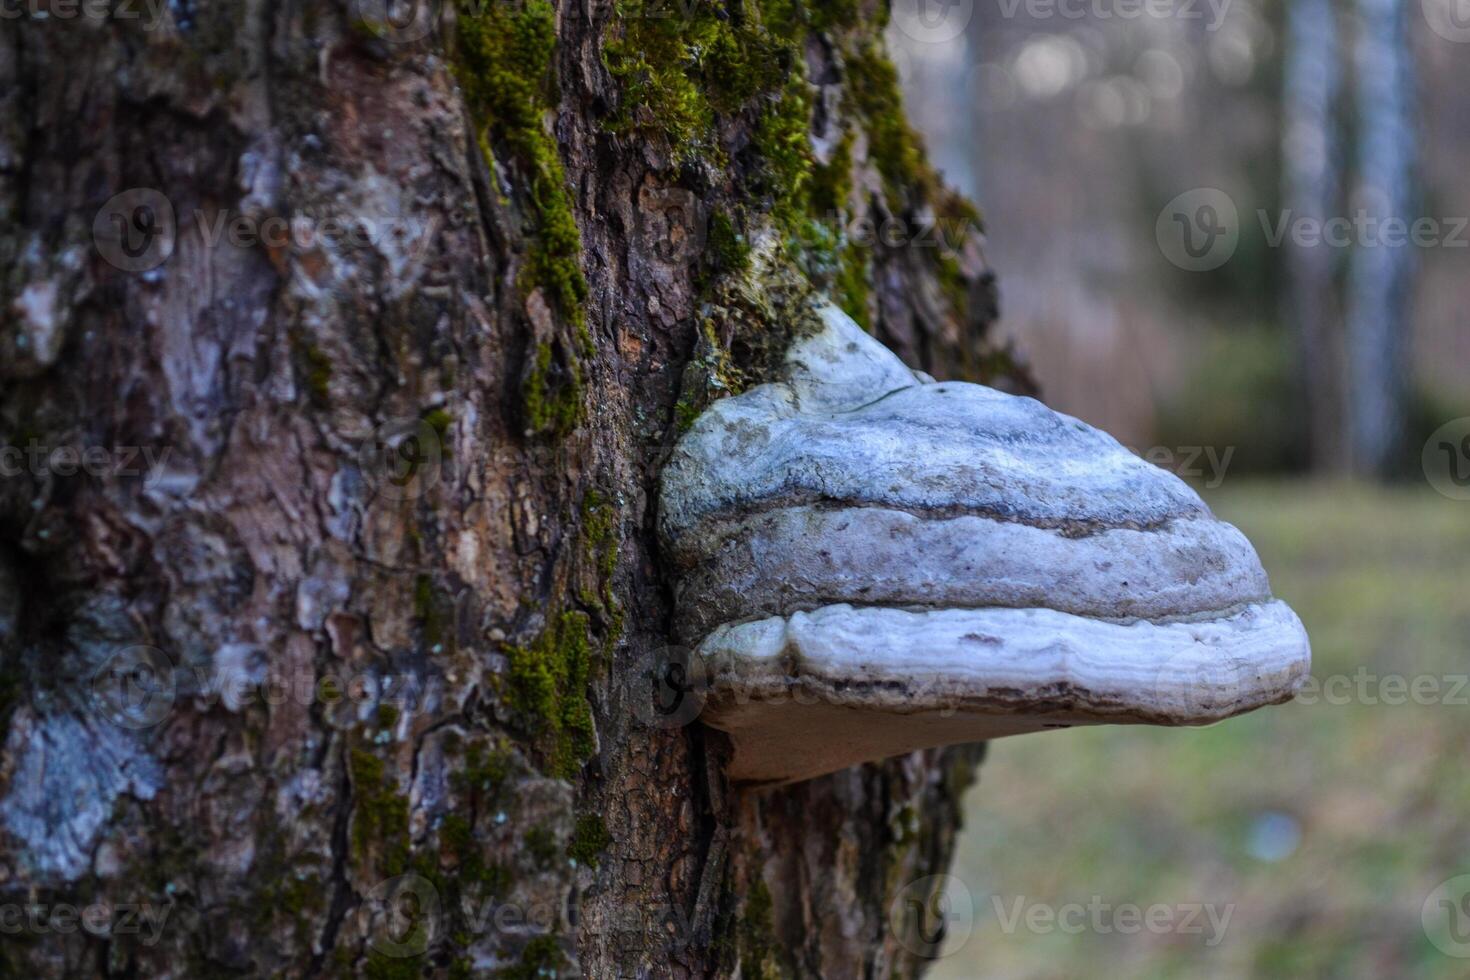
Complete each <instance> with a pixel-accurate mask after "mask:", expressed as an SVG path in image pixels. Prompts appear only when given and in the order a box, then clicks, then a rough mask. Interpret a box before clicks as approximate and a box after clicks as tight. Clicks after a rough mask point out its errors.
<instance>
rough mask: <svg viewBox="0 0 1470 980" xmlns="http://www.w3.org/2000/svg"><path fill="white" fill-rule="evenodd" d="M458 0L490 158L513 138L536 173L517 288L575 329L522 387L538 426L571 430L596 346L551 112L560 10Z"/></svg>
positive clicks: (540, 2)
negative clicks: (536, 295) (557, 359)
mask: <svg viewBox="0 0 1470 980" xmlns="http://www.w3.org/2000/svg"><path fill="white" fill-rule="evenodd" d="M457 3H458V5H459V6H458V11H459V26H458V31H457V36H458V50H457V56H456V62H455V75H456V77H457V78H458V79H459V83H460V86H461V88H462V89H463V90H464V93H465V101H466V103H467V105H468V106H469V109H470V112H471V114H472V116H473V118H474V119H475V122H476V125H478V126H479V127H480V132H479V140H480V144H481V146H482V148H483V149H484V151H485V155H486V159H487V160H493V159H494V158H495V156H494V147H495V146H497V145H501V146H505V147H507V148H508V150H509V151H510V154H511V156H512V157H513V158H514V160H515V161H516V162H518V163H519V165H520V166H521V167H522V168H524V170H525V171H526V173H527V176H528V178H529V193H528V195H527V198H528V204H529V205H530V208H531V211H532V218H533V222H532V223H533V228H532V229H531V242H530V247H529V249H528V250H527V255H526V262H525V266H524V268H523V270H522V272H521V278H520V282H519V287H520V289H521V290H522V292H524V293H525V294H526V295H528V296H529V295H530V294H531V293H533V292H535V291H536V290H541V291H542V293H543V295H545V296H546V297H547V299H548V301H549V302H550V303H551V305H552V306H553V308H554V309H555V310H556V311H557V312H558V313H559V314H560V315H561V316H562V318H563V319H564V320H565V321H566V322H567V323H569V324H570V325H571V326H572V328H573V337H572V338H571V339H569V340H567V341H565V342H564V344H563V345H562V346H563V357H562V358H561V363H560V364H559V365H558V366H557V367H556V368H554V367H553V357H552V355H553V351H552V346H551V343H550V342H549V341H545V342H542V343H540V344H538V345H537V347H536V348H535V350H534V352H533V355H532V356H533V363H532V367H531V370H530V371H528V372H527V376H526V379H525V387H524V391H523V399H524V403H525V408H526V418H527V422H528V424H529V425H530V427H531V429H532V430H533V431H535V432H538V433H542V434H550V435H558V436H560V435H565V434H566V433H567V432H569V431H570V430H571V429H573V428H575V427H576V425H577V423H578V422H580V421H581V417H582V416H581V404H582V395H581V384H582V371H581V368H580V366H579V364H578V361H579V360H580V359H581V358H586V357H590V356H591V355H592V352H593V347H592V336H591V333H590V332H589V331H588V329H587V318H586V312H585V303H586V299H587V280H586V278H585V277H584V276H583V274H582V265H581V255H582V239H581V233H580V232H579V230H578V228H577V222H576V217H575V214H574V212H573V209H572V198H571V194H570V193H569V191H568V189H567V180H566V172H565V170H564V169H563V167H562V163H561V157H560V155H559V154H558V151H557V143H556V140H555V139H554V138H553V137H552V136H551V134H550V133H548V132H547V130H546V125H545V123H544V120H543V117H544V115H545V114H546V113H547V112H548V111H549V110H551V109H552V108H553V107H554V106H555V102H556V99H555V96H554V91H553V87H552V74H553V73H552V70H551V69H552V60H553V55H554V53H555V48H556V12H555V10H554V8H553V7H552V5H551V4H550V3H549V2H548V0H524V2H523V3H517V4H500V3H482V2H478V0H457Z"/></svg>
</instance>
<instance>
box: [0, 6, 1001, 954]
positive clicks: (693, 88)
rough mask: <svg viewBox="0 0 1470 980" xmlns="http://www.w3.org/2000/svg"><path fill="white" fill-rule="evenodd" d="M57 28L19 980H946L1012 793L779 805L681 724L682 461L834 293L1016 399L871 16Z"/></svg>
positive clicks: (918, 773)
mask: <svg viewBox="0 0 1470 980" xmlns="http://www.w3.org/2000/svg"><path fill="white" fill-rule="evenodd" d="M43 5H44V4H43ZM65 9H66V10H69V11H71V12H70V13H69V14H68V13H63V8H62V7H60V6H56V9H55V10H54V11H53V15H52V16H49V17H47V18H44V19H42V18H29V17H28V18H24V19H20V20H9V21H7V22H6V23H5V26H4V30H3V33H0V102H3V105H0V215H3V221H0V259H3V270H4V276H3V280H0V310H3V311H4V316H5V319H4V328H3V331H0V348H3V355H0V379H3V380H0V436H3V439H0V444H3V445H4V446H5V447H6V456H5V458H4V460H3V461H0V462H3V463H4V465H5V466H6V467H7V469H6V470H5V476H4V481H3V490H0V548H3V554H0V655H3V658H4V659H3V676H4V678H5V681H6V685H5V699H4V719H5V727H4V729H3V731H4V748H3V755H0V832H3V835H4V846H3V851H0V854H3V860H0V877H3V879H4V880H3V884H0V888H3V889H4V895H3V899H4V902H7V903H11V904H12V905H15V904H19V905H23V906H28V907H29V906H34V907H36V908H40V909H41V910H42V911H41V912H40V913H36V914H30V913H29V912H28V918H27V920H26V925H25V927H24V928H22V929H21V930H20V931H19V932H18V933H16V934H13V935H7V936H6V938H5V941H4V944H3V947H0V957H3V958H4V960H5V961H6V963H7V965H8V966H9V967H11V968H12V969H15V970H19V971H24V972H25V973H26V974H27V975H36V976H62V975H77V976H93V975H98V974H106V975H129V976H132V975H137V976H181V977H182V976H214V975H283V976H312V975H369V976H418V975H455V976H466V975H491V974H494V973H497V972H499V973H501V974H503V975H506V976H525V977H530V976H534V975H538V973H537V971H538V970H549V971H552V972H561V973H565V974H568V975H575V974H578V973H580V974H583V975H587V976H595V977H635V976H650V977H665V976H703V975H721V976H729V975H736V974H737V973H738V975H740V976H744V977H752V976H777V975H793V974H794V975H807V976H824V977H856V976H864V977H887V976H897V975H909V974H911V973H913V972H914V971H915V970H916V968H917V963H918V961H919V958H920V957H921V955H922V953H923V951H924V950H923V947H922V944H921V943H915V942H913V941H912V937H909V941H907V942H905V941H904V938H905V937H904V936H903V935H902V930H898V931H897V932H896V931H895V930H894V929H893V928H891V927H890V924H889V922H888V911H889V904H890V902H891V901H892V900H893V899H894V897H895V896H896V895H897V894H898V893H899V892H900V891H901V890H902V889H904V887H905V886H906V885H908V884H909V883H910V882H913V881H916V880H919V879H923V878H925V876H928V875H933V874H936V873H938V872H941V871H943V869H944V868H945V866H946V863H947V861H948V858H949V854H950V850H951V845H952V842H953V838H954V833H955V830H956V828H957V826H958V821H959V815H958V801H959V796H960V793H961V791H962V790H963V789H964V787H965V786H966V785H967V784H968V783H969V782H970V780H971V779H972V772H973V767H974V764H975V762H976V761H977V759H978V758H979V755H980V750H979V748H976V747H970V748H960V749H953V750H948V751H942V752H940V751H936V752H926V753H917V754H915V755H912V756H909V757H906V758H902V759H896V760H891V761H888V762H885V763H882V764H875V765H869V766H864V767H862V768H859V769H855V770H851V771H847V772H842V773H838V774H836V775H833V776H831V777H827V778H824V779H820V780H816V781H813V782H810V783H807V784H803V785H799V786H796V787H792V788H788V789H784V790H778V791H773V792H766V793H762V794H753V793H749V792H744V791H741V790H740V789H739V788H738V787H731V786H729V785H727V784H726V782H725V781H724V779H723V778H722V777H721V774H720V772H721V771H720V765H719V762H720V754H721V751H722V750H721V745H720V741H719V737H718V736H717V735H716V734H715V733H712V732H709V731H707V730H705V729H703V728H702V727H701V726H699V725H697V724H679V723H678V722H681V721H683V720H684V719H683V718H682V717H679V716H678V715H677V712H676V714H675V715H669V716H664V715H661V714H659V712H658V710H657V708H656V707H655V706H654V703H653V702H654V701H655V699H656V697H657V696H658V692H657V691H656V690H655V689H654V688H653V687H651V686H650V684H649V683H648V676H649V668H650V666H652V667H653V668H657V667H658V665H659V664H661V663H663V662H664V661H665V660H666V659H667V653H666V652H665V651H666V644H667V643H668V642H669V641H668V636H669V634H670V629H669V616H670V603H669V590H668V588H667V583H666V582H665V581H664V580H663V578H662V577H661V571H660V563H659V556H658V553H657V546H656V542H655V538H654V535H653V523H654V516H655V512H656V491H657V476H658V463H659V460H660V458H661V454H662V453H664V452H666V450H667V449H668V447H669V446H670V445H671V444H672V442H673V440H674V439H675V438H676V437H677V435H678V433H679V431H680V425H681V422H683V423H687V421H688V419H689V418H690V417H692V414H693V413H695V412H697V411H698V410H699V409H700V408H701V407H702V406H703V404H705V403H706V402H707V401H708V400H709V399H710V398H711V397H715V396H717V395H719V394H721V393H725V392H728V391H729V390H731V389H732V388H734V387H738V386H739V385H741V384H748V383H751V382H753V381H757V380H759V378H760V376H761V371H762V365H763V364H768V363H769V359H770V356H771V354H772V350H771V348H773V347H779V338H780V337H781V336H782V333H781V326H782V324H781V322H780V319H781V318H780V314H779V309H780V302H779V301H780V300H781V298H782V297H783V296H786V295H789V294H790V293H791V292H793V291H799V290H800V289H801V288H803V286H802V285H801V283H800V281H799V280H798V279H797V277H796V273H797V272H798V271H799V272H800V273H801V274H802V275H804V276H806V277H808V278H810V280H811V281H812V282H813V283H815V285H816V286H817V287H818V288H820V289H823V290H826V291H828V292H830V293H831V294H832V295H833V296H834V297H836V298H838V299H839V300H840V301H841V302H842V303H843V305H844V306H846V307H847V308H848V309H849V310H850V311H851V312H852V313H853V314H854V315H855V316H856V317H857V318H858V319H859V320H860V321H862V322H863V323H864V324H865V325H867V326H868V327H869V328H870V329H872V330H873V331H874V332H875V333H876V334H877V335H878V336H879V337H880V338H882V339H883V340H884V341H885V342H887V343H888V344H890V345H891V346H892V347H893V348H894V349H895V350H897V351H898V352H899V354H900V355H901V356H903V357H905V358H906V359H907V360H909V362H910V363H911V364H913V365H914V366H916V367H921V368H924V369H926V370H929V371H931V372H933V373H935V374H938V375H941V376H950V377H954V376H963V377H970V378H977V379H980V380H986V381H988V382H991V383H996V384H1002V385H1006V386H1009V387H1011V388H1012V389H1025V387H1026V386H1027V381H1026V379H1025V377H1024V372H1022V371H1021V370H1019V369H1018V368H1016V367H1015V365H1014V363H1013V361H1012V359H1011V358H1010V356H1009V355H1008V354H1007V352H1005V351H1001V350H997V349H995V348H994V346H993V345H991V344H990V343H989V342H988V341H987V339H986V328H987V325H988V323H989V322H990V320H991V319H992V317H993V316H994V310H995V304H994V292H993V286H992V282H991V277H990V275H989V273H988V272H987V270H986V267H985V263H984V259H983V256H982V254H981V252H980V243H979V240H978V237H977V235H976V234H975V232H976V231H977V227H976V225H975V215H974V212H973V211H972V210H971V209H970V208H969V207H968V205H966V204H964V202H962V201H959V200H958V199H956V198H955V197H953V196H952V195H951V194H950V193H949V192H948V191H946V190H945V189H944V188H943V187H942V185H941V184H940V183H939V181H938V180H937V178H936V177H935V175H934V174H933V172H932V171H931V170H930V169H929V167H928V166H927V164H925V162H924V159H923V156H922V153H921V152H920V151H919V150H918V149H917V145H916V143H915V141H914V139H913V137H912V134H911V133H910V131H909V130H908V127H907V125H906V124H905V123H904V121H903V116H902V113H901V109H900V106H899V104H898V97H897V84H896V80H895V77H894V74H893V72H892V69H891V67H890V66H889V64H888V62H887V61H886V59H885V58H884V56H883V53H882V48H881V41H880V40H879V34H880V31H881V28H882V24H883V22H884V19H885V16H886V15H885V11H884V9H883V8H882V7H881V6H880V5H879V4H878V3H876V2H874V0H834V2H830V3H825V2H823V3H816V2H810V3H808V4H806V5H805V6H804V5H803V4H802V3H801V0H762V2H756V0H724V2H721V0H688V2H687V3H683V4H671V5H669V6H666V7H661V8H655V7H653V6H652V5H650V4H643V3H637V2H634V0H623V2H621V3H619V4H617V5H616V7H615V8H614V7H611V6H609V5H607V4H601V3H596V2H593V0H587V2H582V0H558V2H557V3H556V4H555V5H552V4H549V3H547V2H545V0H516V2H507V3H498V4H497V3H490V2H489V0H486V2H484V3H483V4H480V5H475V4H473V3H466V4H461V5H460V6H458V7H452V6H444V7H442V8H440V7H436V6H432V5H427V6H426V5H419V6H417V7H413V8H400V7H389V8H385V7H384V6H382V3H381V2H380V0H363V2H361V3H353V4H347V3H328V2H312V0H308V2H305V3H300V4H279V3H267V2H262V0H241V2H239V3H231V4H195V3H179V4H171V5H168V6H166V7H165V6H163V5H162V4H159V5H157V6H150V5H148V4H145V3H141V2H140V3H137V4H135V5H129V4H124V5H122V6H117V7H114V8H113V9H112V10H111V11H110V12H108V13H107V14H106V15H105V16H103V15H100V14H99V11H97V10H95V9H91V8H86V7H81V8H65ZM855 219H866V220H869V221H873V222H876V223H879V224H881V223H883V222H885V221H887V222H893V223H894V224H892V225H891V226H890V227H891V229H898V230H900V231H904V232H906V233H907V235H908V238H909V240H908V241H907V243H897V241H898V239H897V236H896V235H895V234H890V235H888V236H887V238H886V239H885V240H884V241H880V242H879V243H877V244H874V245H871V246H869V245H865V244H863V243H862V242H861V241H860V240H859V239H860V238H861V237H862V236H861V234H854V233H853V229H852V228H851V227H845V226H848V225H850V223H851V222H853V221H854V220H855ZM936 227H937V228H938V229H939V230H940V231H941V232H947V233H948V235H947V238H948V240H947V241H938V240H936V236H934V235H933V229H935V228H936ZM860 230H861V229H859V231H860ZM758 243H764V244H763V248H765V250H766V251H768V252H772V254H774V255H775V257H776V258H775V260H774V263H773V264H771V265H769V266H768V265H764V264H760V263H755V264H753V263H752V262H751V261H750V258H749V249H750V246H751V245H752V244H758ZM771 243H775V244H774V245H773V244H771ZM73 450H77V451H79V453H78V455H76V456H73V454H72V453H73ZM654 675H655V677H656V678H657V677H658V676H660V675H658V672H657V670H656V669H655V670H654ZM919 887H920V888H921V889H922V888H924V887H927V886H924V885H921V886H919ZM67 904H72V905H75V906H77V907H79V908H80V907H85V906H95V908H94V910H93V911H92V913H91V914H92V916H93V919H92V920H91V922H92V925H91V926H88V927H87V928H81V927H79V926H78V925H77V924H76V923H75V922H73V923H72V927H71V928H70V929H67V928H65V927H64V926H65V921H64V920H65V914H64V907H65V905H67ZM97 909H100V911H97ZM129 913H131V914H129ZM83 921H84V923H85V922H86V921H87V920H85V919H84V920H83ZM0 924H5V923H0ZM93 926H95V928H93ZM543 975H544V974H543Z"/></svg>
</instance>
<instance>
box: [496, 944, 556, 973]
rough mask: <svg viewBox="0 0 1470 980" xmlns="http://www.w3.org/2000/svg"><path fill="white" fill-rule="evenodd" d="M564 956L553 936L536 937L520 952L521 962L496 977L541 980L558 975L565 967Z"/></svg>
mask: <svg viewBox="0 0 1470 980" xmlns="http://www.w3.org/2000/svg"><path fill="white" fill-rule="evenodd" d="M566 961H567V958H566V954H564V953H563V952H562V951H561V943H560V942H558V941H557V938H556V937H555V936H537V937H536V938H535V939H533V940H531V941H530V942H528V943H526V947H525V949H523V950H521V961H520V962H519V963H517V964H516V965H515V966H510V967H506V968H505V969H503V970H501V971H500V972H499V973H498V974H497V976H500V977H502V978H503V980H542V978H544V977H555V976H559V975H560V971H561V968H562V967H563V966H565V965H566Z"/></svg>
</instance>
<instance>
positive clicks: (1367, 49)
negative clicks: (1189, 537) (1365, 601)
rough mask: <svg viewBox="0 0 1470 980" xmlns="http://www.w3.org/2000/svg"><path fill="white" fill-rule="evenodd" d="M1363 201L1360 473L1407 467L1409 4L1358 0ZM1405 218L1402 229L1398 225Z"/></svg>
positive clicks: (1353, 392)
mask: <svg viewBox="0 0 1470 980" xmlns="http://www.w3.org/2000/svg"><path fill="white" fill-rule="evenodd" d="M1357 9H1358V15H1359V33H1358V37H1357V44H1356V51H1355V56H1356V61H1357V72H1356V79H1357V102H1358V105H1357V113H1358V140H1357V143H1358V153H1357V159H1358V186H1357V194H1356V200H1357V206H1358V208H1360V209H1361V213H1362V214H1363V215H1364V217H1365V218H1366V219H1367V222H1368V224H1366V225H1365V227H1366V229H1367V230H1366V231H1365V232H1364V233H1363V237H1362V238H1361V239H1360V240H1359V241H1358V242H1357V243H1356V247H1355V248H1354V250H1353V257H1352V265H1351V268H1350V271H1349V275H1348V283H1347V349H1348V357H1347V367H1348V372H1347V373H1348V384H1347V402H1346V405H1345V410H1346V415H1347V418H1348V432H1349V435H1350V441H1351V456H1352V463H1353V469H1354V471H1356V472H1357V473H1359V474H1361V475H1364V476H1371V477H1385V476H1388V475H1391V473H1392V472H1393V471H1394V470H1395V469H1396V468H1398V464H1399V451H1400V450H1401V449H1402V448H1403V441H1404V428H1405V424H1406V416H1407V408H1406V402H1407V392H1408V373H1407V371H1408V355H1407V346H1408V336H1409V316H1408V303H1409V296H1410V289H1411V285H1412V281H1413V272H1414V265H1415V261H1414V254H1413V253H1414V246H1413V245H1411V244H1409V242H1410V240H1411V239H1410V233H1411V230H1412V228H1413V227H1414V224H1415V222H1414V218H1413V214H1412V211H1411V209H1412V206H1413V205H1412V200H1411V199H1412V194H1413V188H1412V186H1411V180H1412V174H1413V170H1414V160H1415V156H1416V153H1415V135H1414V133H1415V128H1414V118H1413V116H1414V109H1413V104H1414V98H1413V91H1414V82H1413V74H1412V62H1411V55H1410V50H1409V17H1410V16H1411V14H1410V12H1409V10H1408V8H1406V7H1405V6H1404V5H1403V4H1401V3H1397V2H1395V0H1357ZM1391 222H1397V223H1398V224H1399V226H1400V227H1398V228H1397V230H1395V228H1394V227H1393V226H1392V225H1391V224H1390V223H1391Z"/></svg>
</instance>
